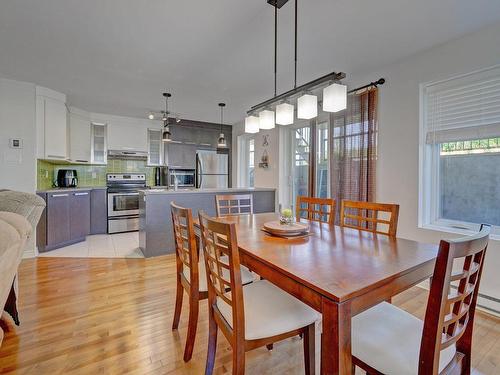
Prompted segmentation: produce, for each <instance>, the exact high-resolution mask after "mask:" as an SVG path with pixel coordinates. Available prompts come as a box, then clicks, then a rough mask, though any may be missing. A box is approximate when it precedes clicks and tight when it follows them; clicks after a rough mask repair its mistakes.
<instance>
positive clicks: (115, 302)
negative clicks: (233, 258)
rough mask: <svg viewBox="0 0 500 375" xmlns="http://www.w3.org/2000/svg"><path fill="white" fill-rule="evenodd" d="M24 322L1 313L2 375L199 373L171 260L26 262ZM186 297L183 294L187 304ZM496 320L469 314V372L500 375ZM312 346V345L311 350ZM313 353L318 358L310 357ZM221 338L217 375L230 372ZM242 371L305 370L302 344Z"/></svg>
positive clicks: (255, 356)
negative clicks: (188, 354)
mask: <svg viewBox="0 0 500 375" xmlns="http://www.w3.org/2000/svg"><path fill="white" fill-rule="evenodd" d="M19 280H20V292H21V297H20V313H21V326H20V327H16V326H15V325H14V324H13V323H12V320H10V319H9V318H7V317H5V316H4V320H3V321H2V322H1V323H0V324H2V327H3V329H4V331H5V338H4V342H3V344H2V347H1V348H0V373H1V374H37V375H44V374H50V375H56V374H106V375H108V374H202V373H203V371H204V367H205V355H206V344H207V319H206V316H207V307H206V301H203V302H205V303H201V306H200V307H201V308H200V320H199V325H198V335H197V337H196V343H195V349H194V353H193V359H192V360H191V362H189V363H187V364H186V363H184V361H183V360H182V357H183V350H184V340H185V337H186V331H187V327H186V322H187V312H188V311H187V307H186V306H187V304H186V305H185V306H184V309H183V312H182V316H181V323H180V326H179V330H178V331H174V332H172V330H171V325H172V316H173V309H174V301H175V258H174V256H173V255H172V256H164V257H159V258H154V259H76V258H70V259H68V258H38V259H29V260H24V261H23V262H22V264H21V267H20V270H19ZM426 298H427V292H426V291H424V290H422V289H420V288H413V289H410V290H409V291H407V292H405V293H403V294H401V295H399V296H396V297H395V298H394V299H393V302H394V303H395V304H397V305H398V306H400V307H402V308H404V309H406V310H408V311H410V312H411V313H413V314H415V315H417V316H419V317H422V316H423V314H424V309H425V303H426ZM185 301H186V298H185ZM499 322H500V321H499V319H496V318H493V317H491V316H489V315H486V314H483V313H481V312H478V313H477V315H476V322H475V327H474V329H475V331H474V344H473V349H474V350H473V366H474V372H473V373H475V374H497V373H500V324H499ZM318 349H319V348H318ZM317 357H318V356H317ZM230 371H231V351H230V349H229V346H228V344H227V342H226V341H225V339H224V338H223V337H222V335H220V339H219V346H218V350H217V359H216V363H215V371H214V373H215V374H230ZM246 373H247V374H303V353H302V342H301V341H300V340H299V339H298V338H296V339H291V340H286V341H284V342H280V343H276V344H275V345H274V350H273V351H272V352H269V351H268V350H267V349H266V348H260V349H257V350H255V351H252V352H249V353H247V363H246Z"/></svg>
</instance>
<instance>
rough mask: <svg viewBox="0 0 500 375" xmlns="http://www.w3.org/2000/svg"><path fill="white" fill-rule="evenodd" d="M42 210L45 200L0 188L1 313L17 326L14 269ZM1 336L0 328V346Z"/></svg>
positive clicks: (30, 240)
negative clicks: (8, 316) (6, 315)
mask: <svg viewBox="0 0 500 375" xmlns="http://www.w3.org/2000/svg"><path fill="white" fill-rule="evenodd" d="M44 209H45V202H44V200H43V199H42V198H40V197H39V196H37V195H35V194H29V193H23V192H18V191H11V190H0V313H1V312H2V311H5V312H7V313H9V314H10V315H11V316H12V318H13V319H14V322H15V323H16V324H17V325H19V316H18V311H17V297H18V283H17V269H18V267H19V264H20V263H21V259H22V257H23V253H24V251H25V250H26V249H27V248H28V249H30V250H31V248H33V246H34V241H33V237H34V235H33V234H34V233H35V228H36V225H37V223H38V220H39V219H40V216H41V214H42V212H43V210H44ZM0 315H1V314H0ZM3 336H4V333H3V330H2V328H1V327H0V345H1V344H2V340H3Z"/></svg>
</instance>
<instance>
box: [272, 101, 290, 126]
mask: <svg viewBox="0 0 500 375" xmlns="http://www.w3.org/2000/svg"><path fill="white" fill-rule="evenodd" d="M276 123H277V124H279V125H291V124H293V105H291V104H288V103H281V104H278V105H277V106H276Z"/></svg>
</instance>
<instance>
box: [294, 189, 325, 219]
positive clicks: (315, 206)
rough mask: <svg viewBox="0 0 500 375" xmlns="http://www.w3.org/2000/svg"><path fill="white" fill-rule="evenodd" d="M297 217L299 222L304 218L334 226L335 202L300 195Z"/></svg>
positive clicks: (296, 211) (296, 210)
mask: <svg viewBox="0 0 500 375" xmlns="http://www.w3.org/2000/svg"><path fill="white" fill-rule="evenodd" d="M295 217H296V219H297V221H300V219H301V218H303V219H307V220H310V221H317V222H320V223H328V224H333V221H334V219H335V200H334V199H330V198H312V197H304V196H301V195H298V196H297V204H296V207H295Z"/></svg>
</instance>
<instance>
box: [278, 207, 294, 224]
mask: <svg viewBox="0 0 500 375" xmlns="http://www.w3.org/2000/svg"><path fill="white" fill-rule="evenodd" d="M292 223H293V212H292V210H291V209H289V208H286V209H284V210H283V211H281V215H280V224H282V225H290V224H292Z"/></svg>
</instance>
